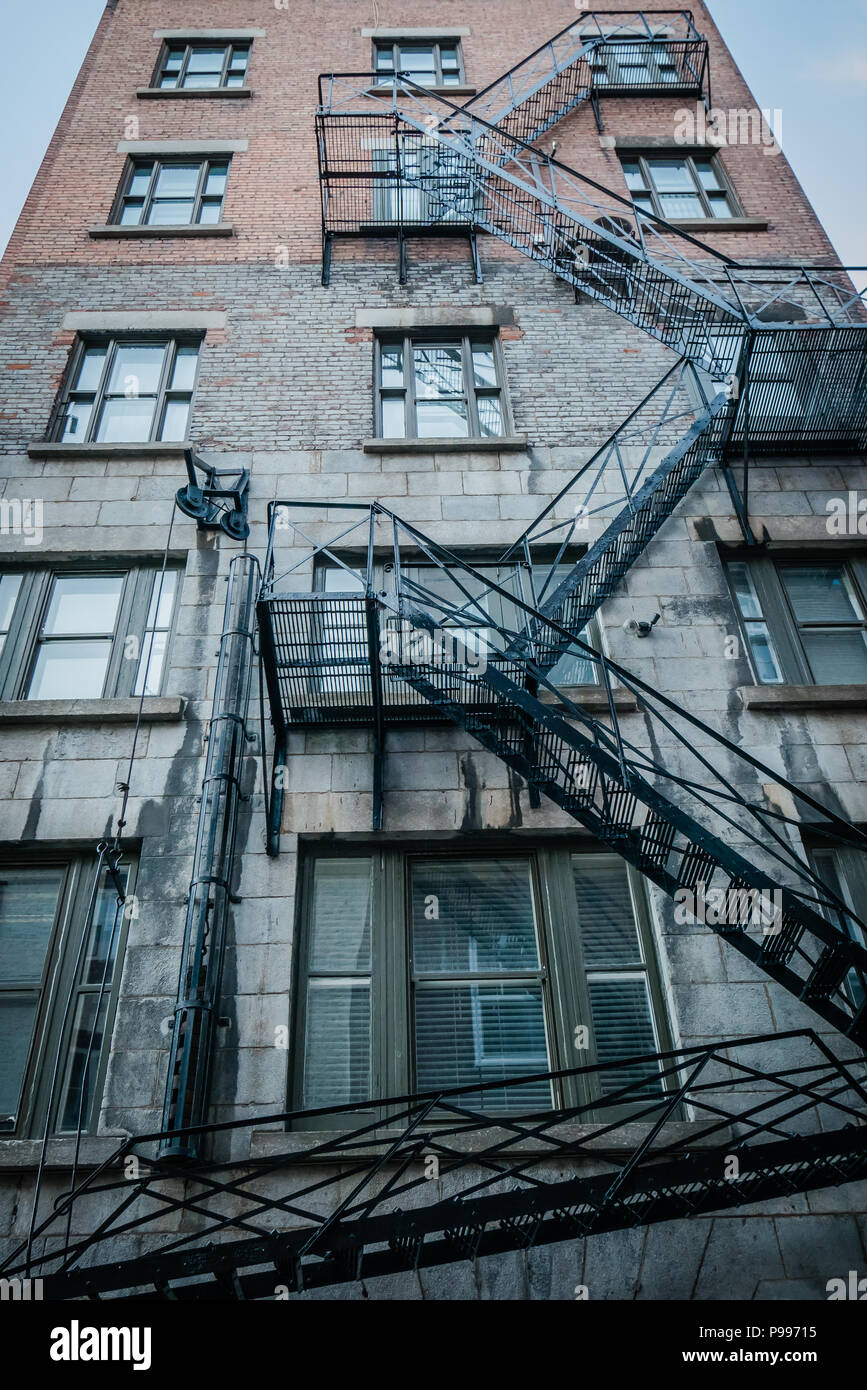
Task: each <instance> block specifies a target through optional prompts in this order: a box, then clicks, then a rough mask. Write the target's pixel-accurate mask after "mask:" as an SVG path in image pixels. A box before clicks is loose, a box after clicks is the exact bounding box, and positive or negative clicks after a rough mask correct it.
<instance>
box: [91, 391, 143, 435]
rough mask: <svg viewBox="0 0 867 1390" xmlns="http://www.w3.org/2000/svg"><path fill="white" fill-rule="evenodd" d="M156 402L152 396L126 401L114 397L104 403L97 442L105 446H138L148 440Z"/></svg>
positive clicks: (119, 397)
mask: <svg viewBox="0 0 867 1390" xmlns="http://www.w3.org/2000/svg"><path fill="white" fill-rule="evenodd" d="M155 404H156V402H155V401H154V399H153V397H152V396H143V397H142V398H141V399H137V398H136V397H132V398H131V399H130V400H126V399H124V398H123V397H121V396H116V397H115V398H114V399H112V400H108V401H106V402H105V404H104V406H103V409H102V416H101V417H100V421H99V429H98V430H97V434H96V437H97V440H99V441H100V442H102V443H106V444H139V443H144V442H145V441H146V440H148V439H150V433H151V425H152V423H153V418H154V406H155Z"/></svg>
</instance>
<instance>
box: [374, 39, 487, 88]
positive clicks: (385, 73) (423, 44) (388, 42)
mask: <svg viewBox="0 0 867 1390" xmlns="http://www.w3.org/2000/svg"><path fill="white" fill-rule="evenodd" d="M372 47H373V71H374V72H375V73H376V76H377V77H378V78H381V79H382V82H383V83H387V82H390V81H391V80H392V78H393V77H394V74H395V73H397V72H400V71H407V72H408V71H409V69H408V68H404V69H401V67H400V50H401V49H402V48H432V49H433V58H434V79H435V80H434V81H433V82H432V83H431V84H430V85H431V87H432V88H438V87H441V88H443V89H444V90H447V89H448V88H449V87H452V88H460V87H463V86H465V85H466V72H465V69H464V55H463V50H462V46H461V40H460V37H459V36H456V37H455V38H453V39H449V38H443V37H442V36H441V37H440V38H436V39H425V38H423V37H421V38H407V39H374V40H373V45H372ZM387 48H390V49H391V61H392V67H391V70H390V71H389V70H388V69H383V68H380V66H379V55H380V53H381V52H385V50H386V49H387ZM443 48H454V49H455V50H456V52H457V59H458V66H457V74H458V80H457V82H453V83H448V82H445V81H444V80H443V71H444V69H443V65H442V49H443ZM449 71H453V69H449ZM422 85H427V84H423V83H419V86H422Z"/></svg>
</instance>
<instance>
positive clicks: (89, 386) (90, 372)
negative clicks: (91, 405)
mask: <svg viewBox="0 0 867 1390" xmlns="http://www.w3.org/2000/svg"><path fill="white" fill-rule="evenodd" d="M105 354H106V348H104V347H96V346H94V347H88V348H85V350H84V354H83V356H82V359H81V366H80V367H79V369H78V376H77V377H76V379H75V389H76V390H77V391H95V390H96V388H97V386H98V385H99V378H100V377H101V375H102V369H103V366H104V364H105Z"/></svg>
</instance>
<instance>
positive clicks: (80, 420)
mask: <svg viewBox="0 0 867 1390" xmlns="http://www.w3.org/2000/svg"><path fill="white" fill-rule="evenodd" d="M92 413H93V401H92V400H91V401H70V402H69V404H68V405H67V407H66V414H65V415H64V417H63V435H62V438H63V439H71V440H73V441H74V442H75V443H76V444H83V443H84V440H85V439H86V437H87V426H88V424H89V422H90V417H91V414H92Z"/></svg>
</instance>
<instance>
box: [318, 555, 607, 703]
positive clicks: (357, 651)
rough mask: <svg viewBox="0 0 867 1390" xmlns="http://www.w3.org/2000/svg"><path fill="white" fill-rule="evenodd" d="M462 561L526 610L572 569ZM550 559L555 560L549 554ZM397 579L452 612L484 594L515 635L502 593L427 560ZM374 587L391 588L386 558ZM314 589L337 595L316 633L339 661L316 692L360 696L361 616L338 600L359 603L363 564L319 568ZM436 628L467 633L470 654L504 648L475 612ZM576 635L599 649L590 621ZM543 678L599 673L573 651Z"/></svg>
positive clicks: (564, 680) (566, 682) (577, 682)
mask: <svg viewBox="0 0 867 1390" xmlns="http://www.w3.org/2000/svg"><path fill="white" fill-rule="evenodd" d="M340 558H341V559H345V563H346V564H349V565H350V566H352V565H353V563H354V562H353V561H352V560H351V559H350V558H349V557H343V556H341V557H340ZM460 558H462V559H464V560H465V561H466V563H467V564H469V565H472V567H473V568H474V569H475V570H477V571H478V573H479V574H480V575H481V576H482V579H483V580H484V581H487V582H488V583H492V584H499V585H500V587H501V588H503V589H505V590H506V591H507V592H508V593H510V594H513V595H514V596H515V598H517V599H520V600H521V601H522V602H524V603H527V604H529V605H530V606H538V605H539V604H541V603H544V602H545V601H546V600H547V599H549V598H550V597H551V595H552V594H553V593H554V591H555V590H556V588H557V586H558V585H559V584H560V583H561V582H562V580H563V579H565V578H566V576H567V575H568V574H569V573H570V572H571V569H572V565H571V564H569V563H562V564H559V565H556V566H554V570H553V574H552V572H551V564H550V563H549V564H545V563H539V564H538V565H537V567H536V569H535V572H534V573H533V574H532V576H531V575H530V572H529V569H528V567H527V566H526V565H525V564H523V563H520V562H516V563H514V564H505V565H492V564H490V563H489V562H487V561H486V560H485V559H484V558H483V557H478V556H475V555H463V554H462V555H461V557H460ZM551 558H552V561H553V556H552V557H551ZM576 559H577V556H576ZM403 574H404V577H405V579H406V580H407V581H408V582H409V583H410V584H413V583H415V584H418V585H419V586H420V587H422V588H426V589H428V590H430V591H432V592H433V593H435V595H436V597H437V599H439V600H440V601H441V602H442V603H444V604H452V605H454V607H455V608H456V609H461V608H466V607H467V604H468V603H469V600H468V598H467V594H470V595H479V596H483V597H482V598H481V602H482V604H483V607H484V609H485V611H486V612H487V613H488V614H490V617H491V619H492V621H493V622H494V623H499V624H500V625H502V626H503V627H507V628H509V629H511V630H514V631H517V630H520V629H522V628H523V626H524V619H523V618H522V615H521V610H520V609H519V608H518V607H517V605H515V604H512V603H510V602H509V600H508V599H507V598H505V597H503V596H502V595H500V594H495V593H485V585H484V583H482V582H480V581H479V580H477V579H475V578H474V577H473V576H472V575H468V574H463V573H461V574H460V575H459V576H458V578H459V580H460V586H459V585H458V583H457V582H455V581H454V580H452V579H450V578H449V575H448V573H447V572H446V571H445V570H442V569H440V568H439V567H438V566H436V565H433V564H430V563H420V564H415V565H407V566H405V568H404V571H403ZM373 582H374V588H375V589H376V590H382V589H391V590H392V591H393V590H394V565H393V564H392V563H391V562H390V561H389V562H386V563H384V564H381V565H376V566H375V571H374V581H373ZM314 584H315V588H316V590H317V592H319V593H330V594H334V595H335V596H337V595H340V596H341V597H340V598H336V599H335V603H334V605H333V606H330V607H329V608H328V609H327V610H326V611H324V612H323V613H322V615H321V616H320V617H319V619H318V633H317V635H318V639H319V642H320V643H321V648H320V650H321V652H322V655H323V657H324V659H326V660H328V659H330V660H331V661H332V662H335V663H337V664H335V665H333V666H331V667H329V668H328V669H327V670H326V671H325V672H324V673H323V676H322V678H321V680H322V682H323V685H322V688H323V689H327V690H333V691H343V692H347V691H350V692H356V693H357V692H359V691H362V690H364V689H366V688H367V680H366V677H365V676H364V675H363V674H362V672H363V671H364V670H365V669H366V667H367V663H368V653H367V629H366V625H365V620H364V614H363V612H362V609H361V607H360V606H359V605H358V604H357V603H351V602H350V603H349V604H346V603H344V602H343V599H344V598H345V596H346V595H349V594H353V595H358V597H359V598H360V597H361V596H362V595H363V594H364V592H365V585H364V567H363V563H362V565H361V567H360V568H359V569H354V568H351V569H350V570H346V569H344V568H343V567H342V566H341V565H338V564H335V563H333V562H324V563H320V564H318V565H317V568H316V574H315V577H314ZM440 625H441V626H442V627H449V626H452V627H454V628H455V630H456V631H468V630H469V631H471V634H472V637H473V639H474V640H471V641H470V642H469V643H468V650H469V651H471V652H476V651H478V652H480V653H481V652H483V651H484V650H489V651H497V650H498V649H501V648H502V646H503V639H502V636H501V634H500V633H499V632H498V631H497V630H496V628H493V627H486V626H485V623H484V619H483V617H482V614H480V613H478V612H475V611H474V610H473V609H472V608H469V609H467V611H466V613H465V614H464V616H463V617H462V618H461V619H460V620H459V621H457V622H453V623H451V624H449V623H448V622H447V621H446V620H445V618H443V621H442V623H441V624H440ZM579 637H580V638H581V639H582V640H583V641H585V642H587V643H588V644H589V645H590V646H592V647H595V648H596V650H597V651H598V650H599V647H600V641H601V637H600V633H599V627H598V624H597V622H596V619H595V618H592V619H591V621H590V622H589V623H588V625H587V627H586V628H584V630H583V631H582V632H581V633H579ZM341 657H350V658H351V659H350V661H349V664H346V665H344V664H343V663H342V661H340V658H341ZM353 662H354V663H355V664H354V665H353ZM548 679H549V680H550V681H551V682H552V683H553V684H554V685H557V686H560V687H561V688H563V687H566V688H568V687H572V686H581V685H596V684H597V683H598V679H599V672H598V668H597V666H596V664H595V663H594V662H592V661H590V660H588V658H587V657H586V656H585V655H584V654H583V652H582V651H581V649H580V648H579V647H574V646H573V647H570V648H569V649H567V651H565V652H564V654H563V655H562V656H561V657H560V659H559V661H558V662H557V664H556V666H554V667H553V669H552V670H551V673H550V675H549V677H548Z"/></svg>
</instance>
